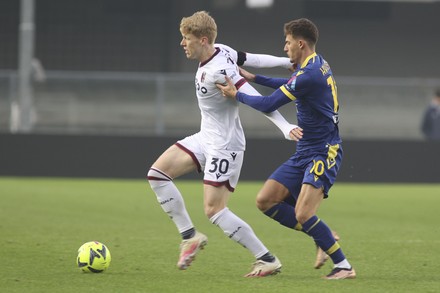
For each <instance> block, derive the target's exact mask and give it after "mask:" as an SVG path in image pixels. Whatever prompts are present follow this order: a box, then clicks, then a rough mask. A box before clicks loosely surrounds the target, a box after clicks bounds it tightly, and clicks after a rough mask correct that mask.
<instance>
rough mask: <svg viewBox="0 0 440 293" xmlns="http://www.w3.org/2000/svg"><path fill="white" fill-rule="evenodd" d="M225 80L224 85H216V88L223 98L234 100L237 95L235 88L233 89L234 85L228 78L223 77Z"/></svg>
mask: <svg viewBox="0 0 440 293" xmlns="http://www.w3.org/2000/svg"><path fill="white" fill-rule="evenodd" d="M225 79H226V83H225V84H220V83H217V84H216V86H217V87H218V89H219V90H221V91H222V95H223V96H224V97H228V98H234V99H235V96H236V95H237V88H236V87H235V85H234V84H233V83H232V80H231V78H230V77H229V76H227V75H226V76H225Z"/></svg>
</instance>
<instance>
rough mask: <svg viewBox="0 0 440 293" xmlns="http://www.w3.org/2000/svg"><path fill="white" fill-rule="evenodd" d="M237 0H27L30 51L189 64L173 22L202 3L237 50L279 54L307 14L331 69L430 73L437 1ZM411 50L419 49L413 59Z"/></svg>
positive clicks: (15, 8)
mask: <svg viewBox="0 0 440 293" xmlns="http://www.w3.org/2000/svg"><path fill="white" fill-rule="evenodd" d="M245 2H246V1H244V0H226V1H225V0H209V1H206V0H185V1H181V0H162V1H145V0H93V1H90V0H63V1H59V0H45V1H35V10H36V11H35V34H36V35H35V57H36V58H38V59H39V60H40V61H41V62H42V64H43V65H44V67H45V68H46V69H48V70H91V71H108V70H110V71H111V70H113V71H141V72H193V71H194V69H195V65H194V63H192V62H188V61H187V60H186V58H185V55H184V54H183V52H182V48H181V47H180V46H179V42H180V40H181V35H180V32H179V23H180V20H181V18H182V17H183V16H189V15H191V14H192V13H194V12H195V11H196V10H207V11H209V12H210V13H211V14H212V16H213V17H214V18H215V19H216V22H217V25H218V29H219V35H218V38H217V40H218V42H219V43H225V44H228V45H230V46H232V47H233V48H236V49H238V50H244V51H251V52H252V51H253V52H258V53H268V54H275V55H281V56H284V55H285V54H284V52H283V46H284V35H283V25H284V23H285V22H287V21H289V20H292V19H295V18H299V17H307V18H310V19H311V20H313V21H314V22H315V23H316V24H317V25H318V27H319V30H320V40H319V43H318V48H317V50H318V52H319V53H321V54H323V56H324V58H326V59H327V60H328V61H329V62H330V65H331V66H332V70H333V72H334V73H335V74H336V75H337V76H344V75H347V76H391V77H436V76H438V67H437V66H436V64H438V61H439V57H438V51H439V47H440V31H439V29H438V25H435V23H438V16H439V14H440V3H439V2H435V1H432V2H428V1H419V2H416V1H412V2H410V1H337V0H335V1H333V0H295V1H292V0H276V1H274V3H273V6H271V7H270V8H267V9H263V10H255V9H247V8H246V5H245ZM19 7H20V1H18V0H1V1H0V40H1V42H2V49H1V50H2V51H1V53H0V69H14V68H17V60H18V57H17V52H18V50H17V46H18V27H19V25H18V22H19V11H20V10H19ZM409 38H410V40H409ZM421 44H423V45H421ZM414 52H417V55H418V56H427V57H424V58H423V57H421V58H417V61H415V60H414V59H415V58H414V57H413V58H411V57H410V56H414ZM408 63H410V65H409V64H408Z"/></svg>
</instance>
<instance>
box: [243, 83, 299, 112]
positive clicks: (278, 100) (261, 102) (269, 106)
mask: <svg viewBox="0 0 440 293" xmlns="http://www.w3.org/2000/svg"><path fill="white" fill-rule="evenodd" d="M236 99H237V100H238V101H240V102H242V103H243V104H246V105H248V106H251V107H252V108H254V109H256V110H258V111H261V112H265V113H268V112H272V111H275V110H276V109H278V108H279V107H281V106H283V105H285V104H287V103H289V102H291V101H292V100H291V99H290V98H289V97H287V96H286V95H285V94H284V93H283V92H282V91H281V89H277V90H276V91H274V92H273V93H272V94H271V95H270V96H253V95H247V94H245V93H243V92H240V91H238V92H237V95H236Z"/></svg>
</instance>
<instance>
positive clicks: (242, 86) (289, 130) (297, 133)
mask: <svg viewBox="0 0 440 293" xmlns="http://www.w3.org/2000/svg"><path fill="white" fill-rule="evenodd" d="M225 81H226V82H228V83H231V84H232V80H231V79H230V78H229V77H225ZM234 88H238V90H239V91H240V92H241V93H243V94H245V93H246V94H247V95H249V96H261V94H260V93H259V92H258V91H257V90H256V89H255V88H254V87H252V86H251V85H250V84H249V83H247V82H246V81H245V80H244V79H241V80H238V81H237V82H236V83H235V85H234ZM261 112H262V113H263V114H264V116H266V118H267V119H269V120H270V121H271V122H272V123H273V124H275V125H276V126H277V127H278V128H279V129H280V130H281V132H282V133H283V134H284V137H285V138H286V139H288V140H295V141H298V140H299V139H301V138H302V129H301V128H299V127H298V126H297V125H295V124H290V123H289V122H288V121H287V120H286V119H285V118H284V117H283V115H281V113H280V112H278V111H277V110H273V111H261Z"/></svg>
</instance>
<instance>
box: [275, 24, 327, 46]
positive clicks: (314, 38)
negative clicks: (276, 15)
mask: <svg viewBox="0 0 440 293" xmlns="http://www.w3.org/2000/svg"><path fill="white" fill-rule="evenodd" d="M284 34H285V35H292V36H293V37H301V38H304V40H306V41H307V43H309V46H312V45H313V46H315V45H316V43H317V42H318V38H319V32H318V28H317V27H316V25H315V24H314V23H313V22H312V21H311V20H309V19H307V18H300V19H295V20H292V21H289V22H288V23H286V24H284Z"/></svg>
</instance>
